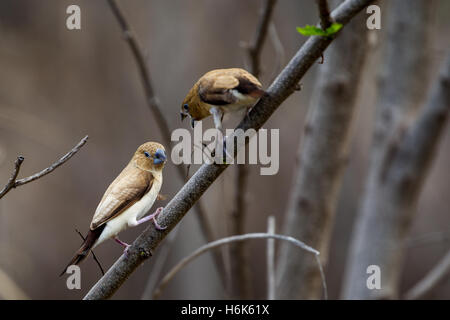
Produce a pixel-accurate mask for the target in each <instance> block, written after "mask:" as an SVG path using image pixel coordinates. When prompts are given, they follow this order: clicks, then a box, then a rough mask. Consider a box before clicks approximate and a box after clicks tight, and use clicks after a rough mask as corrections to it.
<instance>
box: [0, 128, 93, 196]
mask: <svg viewBox="0 0 450 320" xmlns="http://www.w3.org/2000/svg"><path fill="white" fill-rule="evenodd" d="M87 140H88V136H86V137H84V138H83V139H81V141H80V142H79V143H78V144H77V145H76V146H75V147H74V148H73V149H72V150H70V151H69V152H68V153H66V154H65V155H64V156H63V157H62V158H61V159H59V160H58V161H56V162H54V163H53V164H52V165H50V166H49V167H47V168H45V169H44V170H42V171H40V172H38V173H35V174H33V175H31V176H29V177H27V178H23V179H19V180H16V179H17V175H18V174H19V170H20V166H21V165H22V162H23V161H24V157H22V156H20V157H18V158H17V160H16V162H15V168H14V171H13V173H12V175H11V178H10V179H9V181H8V183H7V184H6V186H5V187H4V188H3V190H2V191H0V199H1V198H3V196H4V195H5V194H7V193H8V192H9V191H10V190H11V189H13V188H17V187H19V186H22V185H24V184H27V183H29V182H32V181H34V180H37V179H39V178H42V177H43V176H45V175H47V174H49V173H50V172H52V171H53V170H55V169H56V168H58V167H59V166H61V165H62V164H64V163H65V162H66V161H67V160H69V159H70V158H72V156H73V155H74V154H75V153H77V152H78V150H80V149H81V147H82V146H84V144H85V143H86V141H87Z"/></svg>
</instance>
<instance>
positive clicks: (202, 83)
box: [181, 68, 265, 131]
mask: <svg viewBox="0 0 450 320" xmlns="http://www.w3.org/2000/svg"><path fill="white" fill-rule="evenodd" d="M264 93H265V91H264V90H263V89H262V85H261V83H260V82H259V80H258V79H256V78H255V77H254V76H253V75H251V74H250V73H249V72H247V71H245V70H243V69H239V68H231V69H217V70H212V71H209V72H208V73H206V74H204V75H203V76H202V77H201V78H200V79H199V80H198V81H197V82H196V83H195V84H194V86H193V87H192V89H191V90H190V91H189V92H188V94H187V95H186V97H185V98H184V100H183V103H182V105H181V120H182V121H183V120H184V118H186V117H187V116H190V118H191V126H192V127H194V124H195V121H200V120H202V119H204V118H206V117H208V116H210V115H212V116H213V118H214V125H215V127H216V129H218V130H220V131H222V120H223V116H224V114H225V113H229V112H236V111H238V110H242V109H247V111H248V110H249V109H250V108H252V107H253V106H254V105H255V103H256V102H257V101H258V100H259V98H261V97H262V96H263V95H264Z"/></svg>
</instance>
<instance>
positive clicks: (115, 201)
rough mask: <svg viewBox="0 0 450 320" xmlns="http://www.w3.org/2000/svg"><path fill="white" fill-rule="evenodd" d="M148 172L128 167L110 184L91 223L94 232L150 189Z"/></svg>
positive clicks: (150, 182) (151, 180) (150, 183)
mask: <svg viewBox="0 0 450 320" xmlns="http://www.w3.org/2000/svg"><path fill="white" fill-rule="evenodd" d="M152 183H153V176H152V174H151V173H150V172H147V171H144V170H140V169H138V168H136V167H134V166H130V165H128V166H127V167H126V168H125V169H124V170H123V171H122V172H121V173H120V175H119V176H118V177H117V178H116V179H115V180H114V181H113V182H112V183H111V185H110V186H109V187H108V189H107V190H106V192H105V194H104V195H103V198H102V200H101V201H100V203H99V205H98V207H97V210H96V211H95V214H94V217H93V218H92V222H91V230H94V229H96V228H98V227H99V226H101V225H102V224H104V223H106V222H108V221H109V220H111V219H112V218H114V217H116V216H117V215H119V214H121V213H122V212H123V211H125V210H126V209H127V208H129V207H130V206H132V205H133V204H134V203H135V202H136V201H139V200H140V199H141V198H142V197H143V196H144V195H145V194H146V193H147V192H148V190H150V189H151V186H152Z"/></svg>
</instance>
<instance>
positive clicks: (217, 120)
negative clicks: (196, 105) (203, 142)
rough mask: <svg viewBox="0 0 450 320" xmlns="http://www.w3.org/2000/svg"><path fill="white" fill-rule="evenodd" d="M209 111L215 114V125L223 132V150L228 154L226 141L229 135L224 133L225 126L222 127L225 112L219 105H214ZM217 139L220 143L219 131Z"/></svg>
mask: <svg viewBox="0 0 450 320" xmlns="http://www.w3.org/2000/svg"><path fill="white" fill-rule="evenodd" d="M209 113H211V114H212V116H213V119H214V126H215V127H216V129H217V130H219V131H220V133H222V145H223V151H224V152H223V154H228V153H227V142H226V141H227V136H225V135H224V132H223V128H222V120H223V116H224V113H223V111H222V110H220V108H218V107H212V108H211V109H209ZM216 141H217V143H218V141H219V133H217V136H216ZM216 146H217V144H216Z"/></svg>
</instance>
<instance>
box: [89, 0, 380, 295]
mask: <svg viewBox="0 0 450 320" xmlns="http://www.w3.org/2000/svg"><path fill="white" fill-rule="evenodd" d="M372 2H373V0H347V1H345V2H343V3H342V4H341V5H340V6H339V7H338V8H336V9H335V10H334V11H333V17H334V18H335V19H336V21H337V22H339V23H341V24H343V25H346V24H347V23H348V22H349V21H350V20H351V19H353V17H354V16H355V15H356V14H357V13H359V12H360V11H361V10H363V9H364V8H365V7H366V6H367V5H369V4H370V3H372ZM334 39H335V37H311V38H309V39H308V40H307V41H306V42H305V44H304V45H303V46H302V47H301V48H300V49H299V50H298V51H297V53H296V54H295V55H294V57H292V59H291V61H290V62H289V63H288V64H287V66H286V67H285V68H284V69H283V70H282V71H281V73H280V74H279V75H278V77H277V79H275V81H274V82H273V83H272V85H271V86H270V87H269V88H268V89H267V94H266V95H264V97H262V98H261V99H260V100H259V102H258V103H257V104H256V105H255V106H254V107H253V108H252V110H251V111H250V113H249V114H248V116H247V117H245V118H244V119H243V120H242V121H241V123H240V124H239V125H238V127H237V129H242V131H241V130H237V131H235V132H234V133H233V134H231V135H230V136H229V137H228V138H227V141H231V139H234V138H236V137H237V138H239V136H237V134H239V132H245V131H246V130H248V129H250V128H253V129H255V130H258V129H260V128H261V127H262V126H263V125H264V123H266V121H268V119H269V118H270V117H271V115H272V114H273V113H274V112H275V111H276V110H277V109H278V107H279V106H280V105H281V104H282V103H283V102H284V101H285V100H286V99H287V98H288V97H289V96H290V95H291V94H292V93H294V92H295V90H294V88H295V86H296V85H297V84H298V83H299V82H300V80H301V79H302V78H303V76H304V75H305V74H306V72H307V71H308V70H309V69H310V68H311V66H313V65H314V64H315V62H316V61H317V59H318V58H319V57H320V55H321V53H322V52H323V51H324V50H325V49H326V48H327V47H328V46H329V45H330V44H331V42H332V41H333V40H334ZM236 148H237V145H235V150H234V153H233V154H236ZM228 166H229V164H217V163H214V164H203V165H202V166H200V168H199V169H198V170H197V172H195V174H194V175H193V176H192V177H191V178H190V179H189V181H188V182H186V184H185V185H184V186H183V187H182V188H181V189H180V191H179V192H178V193H177V194H176V195H175V196H174V197H173V198H172V199H171V200H170V202H169V203H168V204H167V205H166V206H165V207H164V211H163V212H162V213H161V215H159V216H158V223H159V224H160V225H164V226H166V227H167V228H166V229H164V230H156V229H155V227H154V226H153V224H151V225H149V226H148V227H147V228H146V229H145V230H144V232H143V233H142V234H141V235H140V236H139V237H138V238H137V239H136V240H135V241H134V242H133V244H132V245H131V247H130V248H129V249H128V254H127V256H126V257H125V256H123V255H122V256H121V257H120V258H119V259H118V260H117V261H116V262H115V263H114V265H113V266H112V267H111V268H110V269H109V270H108V271H107V272H106V274H105V275H104V276H103V277H102V278H101V279H100V280H99V281H98V282H97V283H96V284H95V285H94V286H93V287H92V288H91V290H89V292H88V293H87V294H86V296H85V297H84V299H85V300H97V299H107V298H109V297H111V296H112V295H113V294H114V293H115V292H116V291H117V290H118V289H119V288H120V286H121V285H122V284H123V283H124V282H125V281H126V280H127V279H128V277H129V276H130V275H131V273H133V272H134V270H136V268H137V267H139V266H140V265H141V264H142V263H143V262H144V261H146V260H147V259H148V258H150V257H151V252H152V250H154V249H155V248H156V247H157V246H158V245H159V244H160V243H161V241H162V240H163V239H164V238H165V237H166V236H167V234H168V233H169V232H170V231H171V230H172V229H173V228H174V227H175V226H176V225H177V224H178V223H179V222H180V221H181V219H183V217H184V216H185V215H186V213H187V212H188V210H190V209H191V208H192V206H193V205H194V204H195V203H196V202H197V201H198V200H199V199H200V198H201V196H202V195H203V194H204V193H205V192H206V190H208V188H209V187H210V186H211V185H212V184H213V183H214V181H215V180H216V179H217V178H218V177H219V176H220V175H221V174H222V173H223V172H224V171H225V170H226V169H227V168H228Z"/></svg>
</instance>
